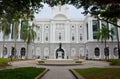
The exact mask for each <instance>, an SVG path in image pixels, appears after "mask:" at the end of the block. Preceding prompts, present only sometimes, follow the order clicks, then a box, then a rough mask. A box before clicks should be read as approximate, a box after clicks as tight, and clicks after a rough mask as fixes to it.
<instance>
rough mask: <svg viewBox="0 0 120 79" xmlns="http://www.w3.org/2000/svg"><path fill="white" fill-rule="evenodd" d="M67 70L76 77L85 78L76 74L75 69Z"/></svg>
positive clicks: (77, 78) (78, 78)
mask: <svg viewBox="0 0 120 79" xmlns="http://www.w3.org/2000/svg"><path fill="white" fill-rule="evenodd" d="M69 71H70V72H71V73H72V74H73V75H74V76H75V78H76V79H85V78H84V77H83V76H81V75H80V74H78V73H77V72H76V71H75V70H73V69H69Z"/></svg>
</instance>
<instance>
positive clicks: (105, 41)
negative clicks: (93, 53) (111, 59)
mask: <svg viewBox="0 0 120 79" xmlns="http://www.w3.org/2000/svg"><path fill="white" fill-rule="evenodd" d="M104 54H105V59H107V56H106V39H105V48H104Z"/></svg>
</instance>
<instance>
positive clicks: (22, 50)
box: [20, 47, 26, 57]
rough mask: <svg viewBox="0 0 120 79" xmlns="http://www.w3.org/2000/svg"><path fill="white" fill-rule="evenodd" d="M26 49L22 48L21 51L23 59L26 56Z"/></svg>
mask: <svg viewBox="0 0 120 79" xmlns="http://www.w3.org/2000/svg"><path fill="white" fill-rule="evenodd" d="M25 52H26V51H25V48H24V47H22V48H21V51H20V54H21V57H23V56H25Z"/></svg>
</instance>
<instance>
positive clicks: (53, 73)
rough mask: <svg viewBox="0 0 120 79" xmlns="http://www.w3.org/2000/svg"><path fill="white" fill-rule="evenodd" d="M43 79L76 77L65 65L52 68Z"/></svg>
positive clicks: (71, 78) (73, 78) (70, 78)
mask: <svg viewBox="0 0 120 79" xmlns="http://www.w3.org/2000/svg"><path fill="white" fill-rule="evenodd" d="M42 79H76V78H75V77H74V76H73V74H72V73H71V72H70V71H69V70H68V69H66V68H65V67H54V68H50V71H48V72H47V74H45V75H44V76H43V78H42Z"/></svg>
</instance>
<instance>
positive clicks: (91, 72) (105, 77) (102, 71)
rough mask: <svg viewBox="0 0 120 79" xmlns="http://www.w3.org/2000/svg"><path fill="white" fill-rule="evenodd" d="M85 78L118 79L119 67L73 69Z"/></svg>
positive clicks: (119, 76)
mask: <svg viewBox="0 0 120 79" xmlns="http://www.w3.org/2000/svg"><path fill="white" fill-rule="evenodd" d="M74 70H75V71H76V72H78V73H79V74H80V75H82V76H83V77H84V78H85V79H120V74H119V73H120V68H87V69H74Z"/></svg>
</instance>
